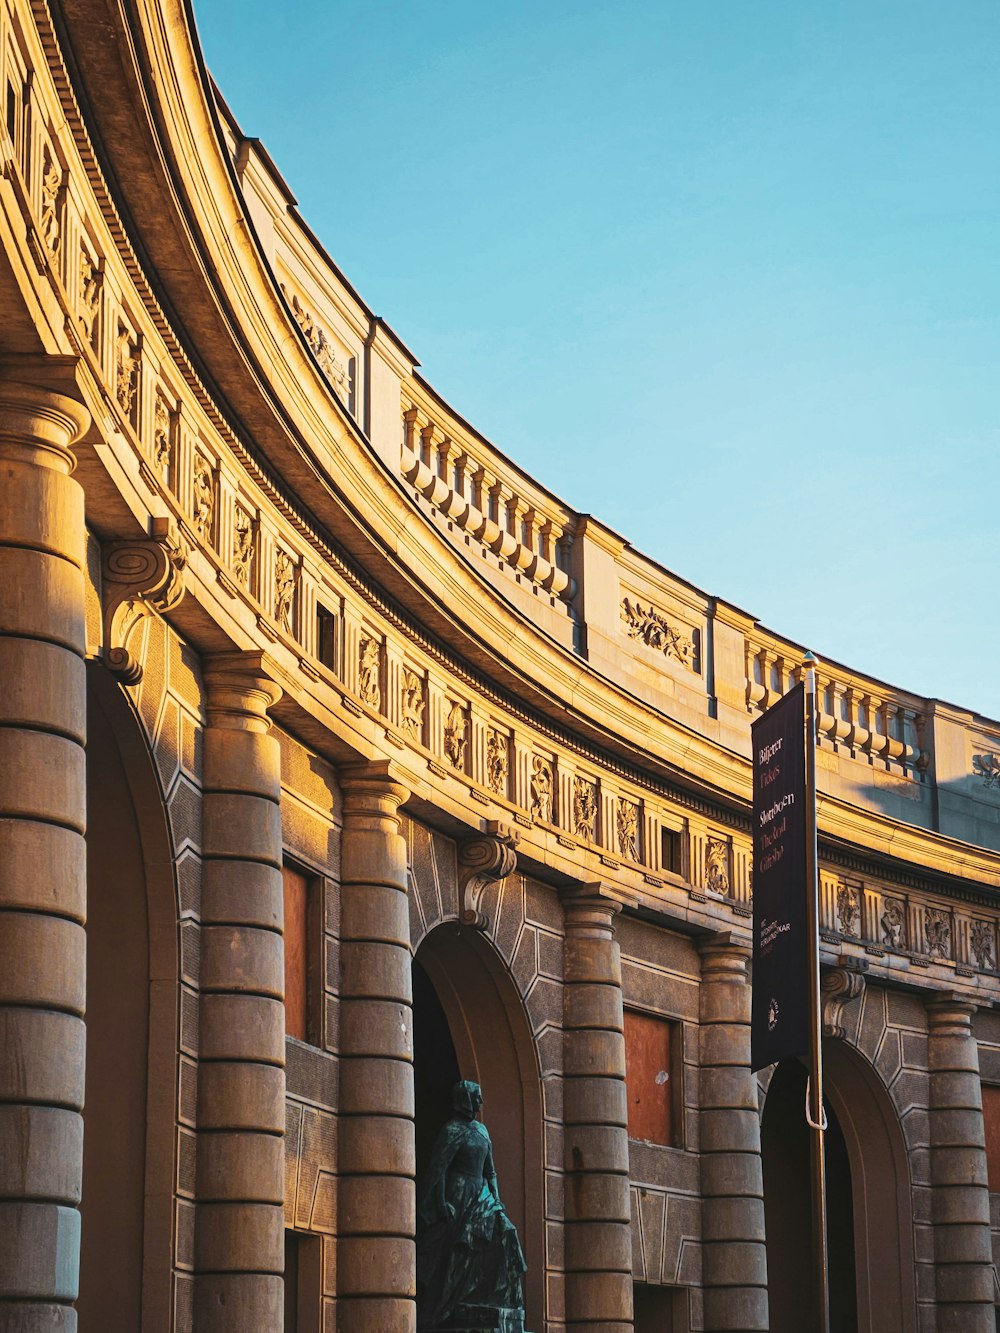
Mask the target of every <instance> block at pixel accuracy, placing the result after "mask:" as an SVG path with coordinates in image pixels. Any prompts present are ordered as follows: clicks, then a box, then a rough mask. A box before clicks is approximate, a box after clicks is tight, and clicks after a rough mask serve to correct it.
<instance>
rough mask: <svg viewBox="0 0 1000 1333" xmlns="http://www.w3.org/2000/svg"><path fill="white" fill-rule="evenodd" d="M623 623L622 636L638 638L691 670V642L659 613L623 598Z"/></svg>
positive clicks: (693, 660) (693, 654)
mask: <svg viewBox="0 0 1000 1333" xmlns="http://www.w3.org/2000/svg"><path fill="white" fill-rule="evenodd" d="M622 620H623V621H624V622H625V633H626V634H627V635H628V637H629V638H630V639H638V640H639V641H640V643H644V644H645V645H646V647H647V648H655V649H656V650H657V651H658V652H661V653H663V655H664V657H672V658H674V659H675V661H678V662H680V663H681V665H682V666H686V667H687V668H688V670H689V671H694V669H695V651H694V641H693V640H692V639H689V638H688V637H687V635H686V634H684V632H683V631H682V630H679V629H677V627H676V626H674V625H671V624H670V622H669V621H668V620H667V619H666V617H665V616H662V615H660V613H659V611H656V610H654V609H653V607H651V606H647V607H643V606H641V605H640V604H639V603H638V602H632V601H630V600H629V599H628V598H627V597H626V598H625V599H624V601H623V602H622Z"/></svg>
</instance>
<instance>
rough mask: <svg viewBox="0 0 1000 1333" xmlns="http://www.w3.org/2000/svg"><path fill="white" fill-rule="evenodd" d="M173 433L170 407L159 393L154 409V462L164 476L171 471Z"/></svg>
mask: <svg viewBox="0 0 1000 1333" xmlns="http://www.w3.org/2000/svg"><path fill="white" fill-rule="evenodd" d="M172 434H173V432H172V430H171V422H170V408H169V407H168V405H167V401H166V399H165V398H164V397H163V396H162V394H157V395H156V406H155V408H154V409H153V464H154V466H155V467H156V470H157V472H158V473H159V474H160V476H161V477H163V478H166V477H167V475H168V474H169V472H170V454H171V436H172Z"/></svg>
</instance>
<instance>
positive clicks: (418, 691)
mask: <svg viewBox="0 0 1000 1333" xmlns="http://www.w3.org/2000/svg"><path fill="white" fill-rule="evenodd" d="M399 725H400V726H401V727H402V728H403V730H404V731H405V732H406V734H407V735H408V736H412V737H413V738H414V740H419V739H420V737H421V735H422V734H423V728H424V682H423V680H421V678H420V677H419V676H418V675H417V673H416V672H415V671H411V670H410V668H409V667H403V682H402V686H401V689H400V698H399Z"/></svg>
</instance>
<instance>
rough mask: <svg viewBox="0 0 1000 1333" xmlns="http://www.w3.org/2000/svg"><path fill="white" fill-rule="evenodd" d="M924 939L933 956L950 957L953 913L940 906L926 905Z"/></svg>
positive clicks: (928, 950)
mask: <svg viewBox="0 0 1000 1333" xmlns="http://www.w3.org/2000/svg"><path fill="white" fill-rule="evenodd" d="M924 939H925V940H926V943H927V952H928V953H929V954H930V956H931V958H950V957H951V915H950V914H949V913H948V912H945V911H943V910H942V909H941V908H940V907H925V908H924Z"/></svg>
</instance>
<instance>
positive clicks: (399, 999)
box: [337, 763, 416, 1333]
mask: <svg viewBox="0 0 1000 1333" xmlns="http://www.w3.org/2000/svg"><path fill="white" fill-rule="evenodd" d="M340 785H341V790H342V792H343V796H344V834H343V844H342V857H341V864H342V872H341V917H340V920H341V942H340V967H341V973H340V1106H339V1133H340V1152H339V1161H340V1179H339V1183H338V1208H337V1215H338V1239H337V1290H338V1300H337V1327H338V1329H339V1330H340V1333H412V1331H413V1330H414V1329H415V1328H416V1301H415V1297H416V1240H415V1237H416V1189H415V1184H414V1177H415V1175H416V1149H415V1142H414V1131H413V1112H414V1103H413V1015H412V981H411V972H410V968H411V960H410V922H409V912H408V906H407V898H406V890H407V871H406V841H405V839H404V838H403V837H402V835H401V834H400V819H399V814H398V809H399V806H400V805H401V804H402V802H403V801H405V800H406V799H407V797H408V795H409V793H408V792H407V790H406V788H405V787H403V786H401V785H400V784H399V783H398V782H396V781H395V780H394V778H393V776H392V769H391V766H390V765H389V764H388V763H380V764H370V765H367V766H365V767H364V768H356V769H351V770H344V771H342V773H341V775H340Z"/></svg>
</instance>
